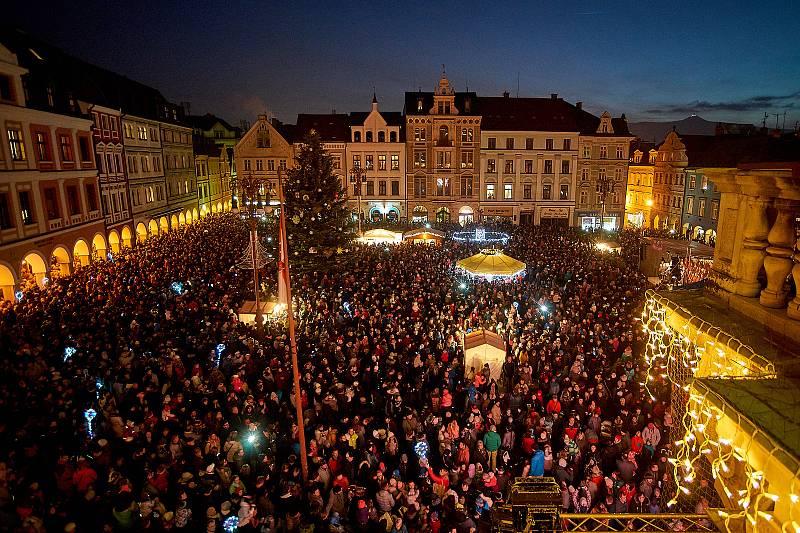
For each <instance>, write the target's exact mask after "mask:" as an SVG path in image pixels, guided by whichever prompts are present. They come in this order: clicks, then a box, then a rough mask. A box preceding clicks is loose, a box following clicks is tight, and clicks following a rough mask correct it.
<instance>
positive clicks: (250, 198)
mask: <svg viewBox="0 0 800 533" xmlns="http://www.w3.org/2000/svg"><path fill="white" fill-rule="evenodd" d="M233 179H234V178H232V180H233ZM236 184H237V185H238V186H239V188H240V189H241V190H240V191H239V213H240V214H241V215H242V218H245V217H246V218H247V219H248V222H249V223H250V246H249V250H248V251H247V252H245V255H244V258H243V261H242V262H241V263H240V265H239V266H240V268H246V269H247V268H252V269H253V289H254V292H255V296H256V327H261V323H262V321H263V319H264V315H263V313H262V312H261V304H260V303H259V298H258V289H259V285H258V270H259V269H260V268H261V267H262V266H264V264H265V262H266V261H265V260H264V258H263V254H262V253H261V247H260V246H259V244H258V218H259V217H260V216H261V215H263V214H264V206H265V205H269V196H270V192H271V188H270V186H269V185H270V183H269V179H267V178H266V177H263V176H256V175H254V174H253V173H252V172H250V173H248V174H244V175H243V176H241V177H240V178H239V179H238V180H236Z"/></svg>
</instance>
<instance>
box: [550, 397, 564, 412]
mask: <svg viewBox="0 0 800 533" xmlns="http://www.w3.org/2000/svg"><path fill="white" fill-rule="evenodd" d="M554 413H561V402H559V401H558V398H556V396H555V395H553V396H551V397H550V401H549V402H547V414H549V415H552V414H554Z"/></svg>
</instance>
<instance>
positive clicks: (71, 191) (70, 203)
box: [67, 185, 81, 215]
mask: <svg viewBox="0 0 800 533" xmlns="http://www.w3.org/2000/svg"><path fill="white" fill-rule="evenodd" d="M67 207H68V208H69V214H70V215H78V214H80V212H81V203H80V201H79V200H78V187H76V186H75V185H67Z"/></svg>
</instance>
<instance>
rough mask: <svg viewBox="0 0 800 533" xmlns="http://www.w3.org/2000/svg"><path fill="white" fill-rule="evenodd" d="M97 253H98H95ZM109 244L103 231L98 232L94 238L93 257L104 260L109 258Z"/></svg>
mask: <svg viewBox="0 0 800 533" xmlns="http://www.w3.org/2000/svg"><path fill="white" fill-rule="evenodd" d="M95 254H96V255H95ZM107 254H108V244H106V238H105V236H104V235H103V234H102V233H96V234H95V236H94V237H93V238H92V257H93V258H95V259H100V260H101V261H104V260H106V259H108V255H107Z"/></svg>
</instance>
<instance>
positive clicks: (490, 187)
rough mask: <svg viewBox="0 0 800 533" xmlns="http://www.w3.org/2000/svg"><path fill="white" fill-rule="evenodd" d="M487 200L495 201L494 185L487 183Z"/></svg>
mask: <svg viewBox="0 0 800 533" xmlns="http://www.w3.org/2000/svg"><path fill="white" fill-rule="evenodd" d="M486 199H487V200H494V199H495V196H494V183H487V184H486Z"/></svg>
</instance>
